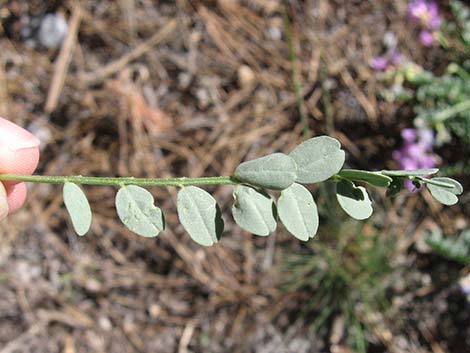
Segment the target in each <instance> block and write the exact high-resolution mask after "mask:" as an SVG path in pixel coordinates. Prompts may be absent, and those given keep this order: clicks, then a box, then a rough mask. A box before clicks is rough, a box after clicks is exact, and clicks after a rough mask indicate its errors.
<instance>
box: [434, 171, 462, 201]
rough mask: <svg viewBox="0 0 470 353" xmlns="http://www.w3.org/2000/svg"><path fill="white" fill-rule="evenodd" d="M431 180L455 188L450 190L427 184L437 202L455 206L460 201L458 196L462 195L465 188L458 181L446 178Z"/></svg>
mask: <svg viewBox="0 0 470 353" xmlns="http://www.w3.org/2000/svg"><path fill="white" fill-rule="evenodd" d="M431 180H432V181H438V182H443V183H446V184H450V185H453V186H454V187H453V188H452V189H449V188H447V187H442V186H438V185H433V184H426V187H427V188H428V190H429V192H430V193H431V195H432V196H433V197H434V198H435V199H436V200H437V201H439V202H440V203H442V204H444V205H447V206H452V205H455V204H456V203H457V202H458V201H459V199H458V197H457V196H456V195H460V194H462V192H463V187H462V185H461V184H460V183H459V182H458V181H457V180H454V179H451V178H445V177H439V178H432V179H431Z"/></svg>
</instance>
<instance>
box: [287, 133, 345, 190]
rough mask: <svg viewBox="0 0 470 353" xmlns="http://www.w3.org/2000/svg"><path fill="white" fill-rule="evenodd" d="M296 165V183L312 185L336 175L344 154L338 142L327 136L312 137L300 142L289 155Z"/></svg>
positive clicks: (341, 165) (342, 162) (341, 164)
mask: <svg viewBox="0 0 470 353" xmlns="http://www.w3.org/2000/svg"><path fill="white" fill-rule="evenodd" d="M289 156H291V157H292V158H293V159H294V161H295V162H296V163H297V180H296V182H297V183H301V184H313V183H319V182H321V181H324V180H326V179H328V178H330V177H332V176H333V175H335V174H336V173H338V172H339V171H340V170H341V168H342V167H343V164H344V159H345V153H344V151H343V150H342V149H341V144H340V143H339V141H338V140H336V139H334V138H331V137H329V136H319V137H313V138H311V139H308V140H306V141H304V142H302V143H301V144H300V145H298V146H297V147H296V148H294V150H293V151H292V152H291V153H290V154H289Z"/></svg>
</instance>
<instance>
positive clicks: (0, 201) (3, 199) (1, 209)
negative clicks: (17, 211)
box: [0, 183, 8, 220]
mask: <svg viewBox="0 0 470 353" xmlns="http://www.w3.org/2000/svg"><path fill="white" fill-rule="evenodd" d="M7 215H8V200H7V192H6V190H5V188H4V186H3V184H2V183H0V220H2V219H4V218H5V217H6V216H7Z"/></svg>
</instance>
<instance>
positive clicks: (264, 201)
mask: <svg viewBox="0 0 470 353" xmlns="http://www.w3.org/2000/svg"><path fill="white" fill-rule="evenodd" d="M233 197H234V198H235V202H234V204H233V207H232V214H233V218H234V219H235V222H236V223H237V224H238V225H239V226H240V227H241V228H243V229H244V230H246V231H247V232H250V233H253V234H256V235H263V236H266V235H269V233H271V232H273V231H274V230H275V229H276V215H275V206H274V201H273V200H272V199H271V198H270V197H269V195H266V194H265V193H261V192H259V191H258V190H256V189H254V188H252V187H249V186H246V185H237V186H236V187H235V189H234V191H233Z"/></svg>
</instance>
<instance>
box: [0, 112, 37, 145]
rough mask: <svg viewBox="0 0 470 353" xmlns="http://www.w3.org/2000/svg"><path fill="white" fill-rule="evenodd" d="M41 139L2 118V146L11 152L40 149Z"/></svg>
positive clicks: (0, 138) (0, 120)
mask: <svg viewBox="0 0 470 353" xmlns="http://www.w3.org/2000/svg"><path fill="white" fill-rule="evenodd" d="M39 144H40V141H39V139H38V138H37V137H36V136H34V135H33V134H31V133H29V132H28V131H26V130H25V129H22V128H21V127H19V126H18V125H15V124H13V123H12V122H10V121H8V120H6V119H4V118H2V117H0V145H2V146H5V147H6V148H8V149H9V150H11V151H17V150H20V149H23V148H31V147H38V146H39Z"/></svg>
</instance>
